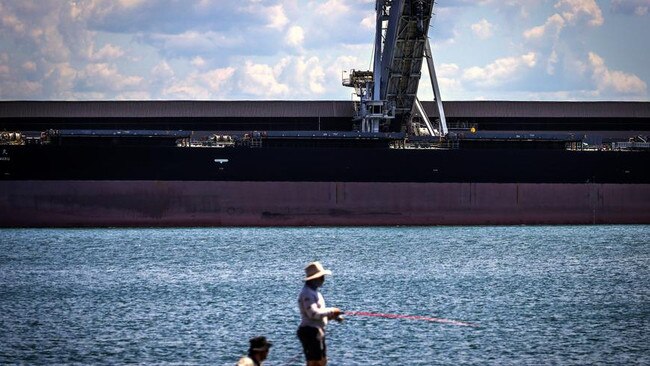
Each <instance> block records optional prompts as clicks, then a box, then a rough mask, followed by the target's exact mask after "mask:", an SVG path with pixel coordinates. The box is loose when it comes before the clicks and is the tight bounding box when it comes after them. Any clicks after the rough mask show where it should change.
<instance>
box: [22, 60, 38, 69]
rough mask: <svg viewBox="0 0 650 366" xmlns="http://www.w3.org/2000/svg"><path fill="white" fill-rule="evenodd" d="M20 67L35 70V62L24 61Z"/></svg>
mask: <svg viewBox="0 0 650 366" xmlns="http://www.w3.org/2000/svg"><path fill="white" fill-rule="evenodd" d="M22 68H23V70H25V71H36V63H35V62H33V61H26V62H24V63H23V65H22Z"/></svg>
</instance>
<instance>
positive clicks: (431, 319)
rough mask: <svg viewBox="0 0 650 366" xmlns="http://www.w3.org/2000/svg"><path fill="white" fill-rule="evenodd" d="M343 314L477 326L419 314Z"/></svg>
mask: <svg viewBox="0 0 650 366" xmlns="http://www.w3.org/2000/svg"><path fill="white" fill-rule="evenodd" d="M343 314H345V315H352V316H370V317H377V318H387V319H408V320H423V321H429V322H435V323H442V324H449V325H458V326H461V327H474V328H475V327H478V324H474V323H468V322H461V321H458V320H451V319H444V318H435V317H430V316H420V315H402V314H384V313H371V312H368V311H345V312H344V313H343Z"/></svg>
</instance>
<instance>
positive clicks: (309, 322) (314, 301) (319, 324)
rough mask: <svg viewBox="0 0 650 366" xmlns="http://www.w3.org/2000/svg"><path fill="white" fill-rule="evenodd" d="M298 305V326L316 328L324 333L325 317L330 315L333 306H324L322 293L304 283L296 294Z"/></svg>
mask: <svg viewBox="0 0 650 366" xmlns="http://www.w3.org/2000/svg"><path fill="white" fill-rule="evenodd" d="M298 307H299V308H300V326H301V327H304V326H309V327H314V328H318V329H319V330H320V332H321V334H324V333H325V326H326V325H327V318H328V317H329V316H331V315H332V312H333V311H334V308H328V307H325V299H324V298H323V295H321V293H320V292H318V290H314V289H312V288H311V287H309V286H307V285H306V284H305V286H303V288H302V291H300V295H299V296H298Z"/></svg>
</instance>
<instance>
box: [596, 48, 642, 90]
mask: <svg viewBox="0 0 650 366" xmlns="http://www.w3.org/2000/svg"><path fill="white" fill-rule="evenodd" d="M589 65H590V66H591V69H592V72H593V74H592V79H593V81H594V83H595V84H596V88H597V90H596V91H597V95H612V94H636V95H644V94H646V92H647V84H646V83H645V82H644V81H643V80H641V79H640V78H639V77H638V76H636V75H634V74H628V73H625V72H622V71H618V70H610V69H609V68H608V67H607V65H605V60H603V58H602V57H600V56H599V55H597V54H596V53H593V52H589Z"/></svg>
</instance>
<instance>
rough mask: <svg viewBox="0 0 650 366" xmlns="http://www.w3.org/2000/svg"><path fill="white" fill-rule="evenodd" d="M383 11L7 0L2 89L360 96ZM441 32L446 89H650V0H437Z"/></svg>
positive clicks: (550, 94) (601, 96)
mask: <svg viewBox="0 0 650 366" xmlns="http://www.w3.org/2000/svg"><path fill="white" fill-rule="evenodd" d="M374 11H375V10H374V1H372V0H69V1H66V0H0V100H350V99H351V98H352V91H353V90H352V89H350V88H346V87H343V86H342V85H341V79H342V76H343V72H344V71H349V70H351V69H357V70H369V69H371V65H372V52H373V41H374V26H375V25H374V16H375V15H374ZM429 37H430V41H431V45H432V50H433V58H434V62H435V64H436V71H437V74H438V78H439V81H440V89H441V96H442V99H443V100H624V101H627V100H630V101H632V100H641V101H649V100H650V92H649V91H648V84H649V83H650V40H649V37H650V0H608V1H600V0H437V4H436V6H435V7H434V15H433V18H432V21H431V27H430V29H429ZM419 98H420V99H421V100H432V98H433V93H432V91H431V86H430V82H429V77H428V73H427V71H426V67H424V70H423V76H422V81H421V83H420V89H419Z"/></svg>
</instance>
